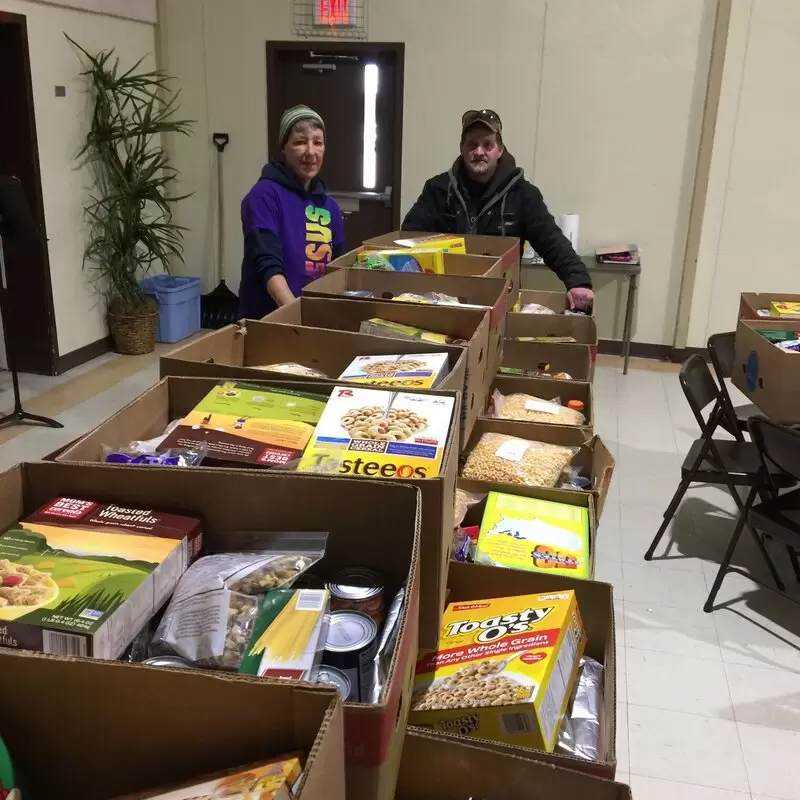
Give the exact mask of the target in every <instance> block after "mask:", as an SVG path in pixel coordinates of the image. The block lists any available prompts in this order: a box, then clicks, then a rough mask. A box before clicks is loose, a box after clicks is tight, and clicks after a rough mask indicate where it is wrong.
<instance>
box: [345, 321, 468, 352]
mask: <svg viewBox="0 0 800 800" xmlns="http://www.w3.org/2000/svg"><path fill="white" fill-rule="evenodd" d="M358 332H359V333H366V334H368V335H370V336H385V337H388V338H389V339H402V340H403V341H406V342H416V341H421V342H432V343H433V344H458V345H464V344H468V342H466V341H465V340H464V339H457V338H455V337H453V336H448V335H447V334H446V333H435V332H434V331H426V330H425V329H424V328H415V327H414V326H413V325H404V324H403V323H402V322H393V321H392V320H388V319H381V318H380V317H373V318H372V319H365V320H364V321H363V322H362V323H361V324H360V325H359V326H358Z"/></svg>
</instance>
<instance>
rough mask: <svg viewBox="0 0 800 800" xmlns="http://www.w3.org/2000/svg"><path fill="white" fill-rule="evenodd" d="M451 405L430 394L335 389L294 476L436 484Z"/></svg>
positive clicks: (448, 401) (451, 399) (445, 400)
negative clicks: (306, 474)
mask: <svg viewBox="0 0 800 800" xmlns="http://www.w3.org/2000/svg"><path fill="white" fill-rule="evenodd" d="M454 404H455V401H454V399H453V398H452V397H448V396H445V395H436V394H430V393H428V392H424V393H423V392H420V393H413V392H392V391H386V390H382V389H366V388H363V389H362V388H360V387H357V386H335V387H334V388H333V391H332V392H331V396H330V399H329V400H328V403H327V405H326V406H325V410H324V411H323V412H322V416H321V417H320V420H319V423H318V425H317V428H316V430H315V431H314V435H313V436H312V438H311V441H310V442H309V443H308V445H307V446H306V449H305V452H304V453H303V457H302V459H301V461H300V464H299V466H298V472H321V473H332V474H339V475H345V476H348V477H359V478H379V479H385V478H400V479H406V480H408V479H411V478H413V479H417V478H435V477H437V476H438V475H439V470H440V468H441V464H442V458H443V456H444V448H445V446H446V445H447V437H448V434H449V432H450V425H451V422H452V417H453V406H454Z"/></svg>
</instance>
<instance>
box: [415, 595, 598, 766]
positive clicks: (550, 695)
mask: <svg viewBox="0 0 800 800" xmlns="http://www.w3.org/2000/svg"><path fill="white" fill-rule="evenodd" d="M585 645H586V634H585V633H584V630H583V623H582V622H581V616H580V612H579V610H578V604H577V601H576V599H575V593H574V592H572V591H565V592H554V593H552V594H539V595H525V596H521V597H499V598H495V599H491V600H475V601H472V602H466V603H451V604H450V605H449V606H448V607H447V609H446V610H445V613H444V616H443V618H442V633H441V636H440V638H439V649H438V650H435V651H429V652H427V653H426V652H423V653H422V655H421V658H420V659H419V661H418V662H417V672H416V677H415V679H414V697H413V700H412V706H411V715H410V717H409V720H408V721H409V724H410V725H420V726H422V727H425V728H432V729H434V730H438V731H443V732H445V733H453V734H457V735H460V736H472V737H476V738H480V739H489V740H492V741H497V742H505V743H506V744H512V745H517V746H519V747H531V748H535V749H538V750H546V751H547V752H548V753H552V752H553V749H554V748H555V744H556V740H557V738H558V731H559V729H560V727H561V722H562V720H563V718H564V713H565V711H566V709H567V704H568V702H569V697H570V695H571V693H572V687H573V685H574V683H575V679H576V676H577V674H578V666H579V662H580V659H581V656H582V655H583V650H584V647H585Z"/></svg>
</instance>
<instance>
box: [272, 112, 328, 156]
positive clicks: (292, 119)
mask: <svg viewBox="0 0 800 800" xmlns="http://www.w3.org/2000/svg"><path fill="white" fill-rule="evenodd" d="M303 120H308V121H309V122H313V123H315V124H316V125H317V126H318V127H320V128H322V130H323V131H324V130H325V123H324V122H323V121H322V117H321V116H320V115H319V114H317V112H316V111H314V110H313V109H311V108H309V107H308V106H292V107H291V108H289V109H287V110H286V111H284V112H283V114H282V115H281V124H280V127H279V128H278V146H279V147H281V148H283V146H284V145H285V144H286V140H287V139H288V138H289V134H290V133H291V130H292V128H293V127H294V126H295V125H296V124H297V123H298V122H302V121H303Z"/></svg>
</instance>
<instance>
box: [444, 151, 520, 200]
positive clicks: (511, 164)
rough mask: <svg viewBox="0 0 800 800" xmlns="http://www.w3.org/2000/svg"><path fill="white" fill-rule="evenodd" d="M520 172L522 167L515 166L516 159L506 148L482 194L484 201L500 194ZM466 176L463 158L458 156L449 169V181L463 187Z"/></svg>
mask: <svg viewBox="0 0 800 800" xmlns="http://www.w3.org/2000/svg"><path fill="white" fill-rule="evenodd" d="M521 174H522V167H518V166H517V161H516V159H515V158H514V156H512V155H511V153H509V152H508V150H506V151H505V152H504V153H503V155H502V156H501V157H500V160H499V161H498V162H497V170H496V171H495V173H494V176H493V177H492V180H491V181H490V183H489V185H488V186H487V187H486V191H485V192H484V194H483V198H484V200H485V201H488V200H489V199H490V198H492V197H493V196H494V195H497V194H500V193H501V192H502V191H503V190H504V189H505V188H506V186H507V185H508V184H509V183H510V182H511V181H512V180H514V178H516V177H517V176H518V175H521ZM466 177H467V171H466V167H465V166H464V160H463V159H462V158H461V156H459V157H458V158H457V159H456V160H455V162H454V163H453V166H452V168H451V169H450V182H451V184H452V183H455V184H456V185H457V186H458V187H459V188H463V186H464V179H465V178H466Z"/></svg>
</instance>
